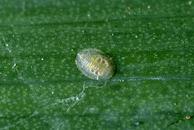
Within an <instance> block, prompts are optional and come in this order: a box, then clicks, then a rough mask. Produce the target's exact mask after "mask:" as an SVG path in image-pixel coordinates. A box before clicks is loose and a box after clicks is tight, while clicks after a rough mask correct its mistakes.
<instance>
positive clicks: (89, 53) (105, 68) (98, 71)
mask: <svg viewBox="0 0 194 130" xmlns="http://www.w3.org/2000/svg"><path fill="white" fill-rule="evenodd" d="M75 62H76V65H77V67H78V69H79V70H80V71H81V72H82V73H83V74H84V75H85V76H87V77H88V78H91V79H95V80H107V79H110V78H111V77H112V76H113V74H114V70H115V67H114V64H113V61H112V59H111V58H110V57H108V56H106V55H105V53H104V52H102V51H101V50H98V49H84V50H82V51H80V52H79V53H78V54H77V56H76V60H75Z"/></svg>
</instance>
